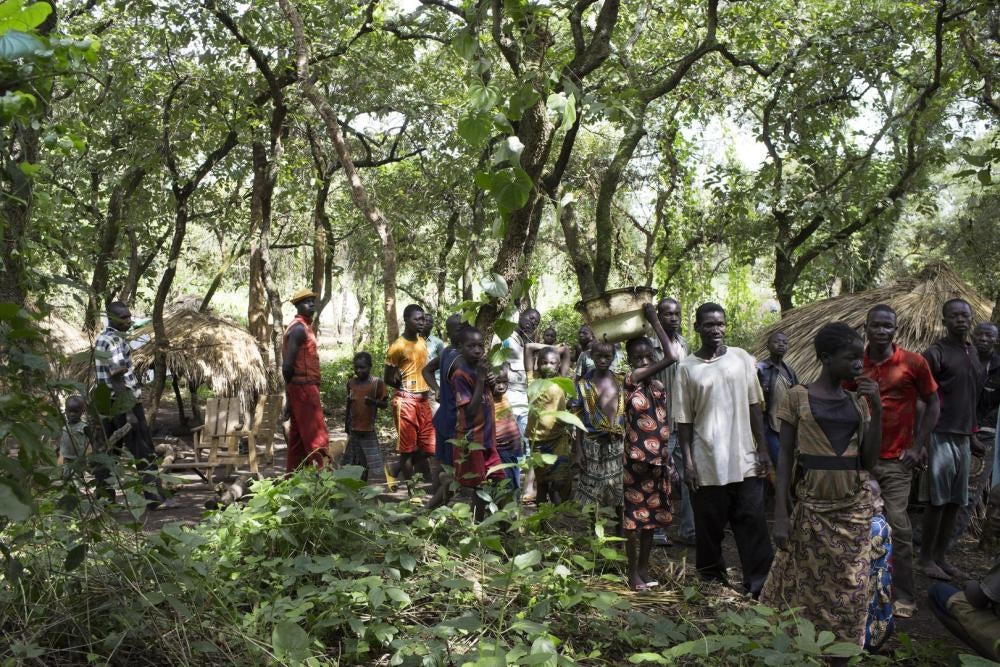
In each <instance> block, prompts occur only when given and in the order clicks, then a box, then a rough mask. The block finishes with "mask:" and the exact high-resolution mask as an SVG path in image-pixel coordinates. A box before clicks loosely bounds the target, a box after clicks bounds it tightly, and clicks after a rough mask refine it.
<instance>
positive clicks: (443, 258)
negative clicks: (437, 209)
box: [434, 205, 460, 308]
mask: <svg viewBox="0 0 1000 667" xmlns="http://www.w3.org/2000/svg"><path fill="white" fill-rule="evenodd" d="M459 217H460V213H459V210H458V207H457V206H454V205H453V206H452V209H451V214H450V215H449V216H448V226H447V228H446V230H445V239H444V245H442V246H441V251H440V252H439V253H438V261H437V267H436V270H437V276H436V277H435V281H434V282H435V285H434V286H435V288H436V291H437V299H436V300H435V305H436V306H437V307H438V308H440V307H441V306H442V305H443V304H444V302H445V300H446V299H445V294H444V290H445V285H447V284H448V255H449V254H450V253H451V249H452V248H453V247H454V246H455V229H456V228H457V227H458V220H459Z"/></svg>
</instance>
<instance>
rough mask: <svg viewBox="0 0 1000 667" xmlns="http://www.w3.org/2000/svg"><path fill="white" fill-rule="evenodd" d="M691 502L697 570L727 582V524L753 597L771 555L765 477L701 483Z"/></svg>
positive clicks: (745, 585)
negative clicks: (724, 549) (724, 543)
mask: <svg viewBox="0 0 1000 667" xmlns="http://www.w3.org/2000/svg"><path fill="white" fill-rule="evenodd" d="M691 504H692V506H693V508H694V533H695V565H696V566H697V568H698V573H699V574H700V575H701V576H703V577H706V578H709V579H718V580H720V581H723V582H726V581H727V578H726V563H725V561H724V560H723V558H722V538H723V536H724V534H725V530H726V524H729V525H730V526H731V527H732V529H733V537H735V538H736V548H737V550H738V551H739V554H740V562H741V564H742V565H743V587H744V588H746V590H747V591H749V592H750V594H751V595H753V596H754V597H755V598H756V597H757V596H758V595H759V594H760V589H761V588H763V587H764V581H765V580H766V579H767V573H768V572H769V571H770V569H771V560H772V559H773V558H774V550H773V549H772V548H771V538H770V536H769V535H768V532H767V518H766V515H765V511H764V480H763V479H761V478H759V477H752V478H748V479H745V480H743V481H742V482H735V483H733V484H726V485H725V486H703V487H701V488H700V489H698V490H697V491H695V492H694V495H692V497H691Z"/></svg>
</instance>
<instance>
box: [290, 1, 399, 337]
mask: <svg viewBox="0 0 1000 667" xmlns="http://www.w3.org/2000/svg"><path fill="white" fill-rule="evenodd" d="M278 4H279V5H281V10H282V11H283V12H284V14H285V16H286V17H287V18H288V20H289V22H290V23H291V24H292V31H293V33H294V35H295V50H296V71H297V73H298V80H299V87H300V88H301V89H302V93H303V94H304V95H305V96H306V98H307V99H308V100H309V102H310V103H311V104H312V105H313V107H314V108H315V109H316V111H317V112H318V113H319V115H320V117H322V119H323V124H324V125H325V126H326V132H327V135H328V136H329V137H330V141H331V142H332V143H333V146H334V149H335V150H336V152H337V159H338V160H339V161H340V165H341V167H343V169H344V176H345V177H346V178H347V183H348V185H349V186H350V188H351V199H352V201H353V202H354V205H355V206H356V207H357V208H358V210H359V211H360V212H361V213H362V214H363V215H364V217H365V219H366V220H367V221H368V223H369V224H370V225H371V226H372V228H373V229H374V230H375V234H376V235H377V236H378V239H379V246H380V249H381V251H382V284H383V295H384V296H383V310H384V312H385V332H386V340H387V342H392V341H394V340H395V339H396V338H398V337H399V324H398V322H397V321H396V243H395V241H394V239H393V237H392V229H391V228H390V226H389V221H388V220H386V219H385V216H384V215H382V211H381V210H379V208H378V206H377V205H376V204H375V203H374V202H373V201H372V200H371V199H370V198H369V196H368V191H367V190H366V188H365V186H364V183H363V182H362V181H361V178H360V176H359V175H358V170H357V169H356V168H355V166H354V160H353V158H352V157H351V152H350V150H349V149H348V146H347V142H346V141H345V140H344V135H343V133H342V132H341V130H340V122H339V120H338V119H337V114H336V112H335V111H334V109H333V106H332V105H331V104H330V102H329V101H328V100H327V99H326V98H325V97H323V95H322V94H321V93H320V92H319V90H318V89H317V88H316V85H315V84H314V83H313V80H312V77H311V75H310V74H309V45H308V44H307V43H306V35H305V26H303V24H302V17H301V16H299V12H298V9H296V7H295V5H294V4H293V3H292V2H291V0H278Z"/></svg>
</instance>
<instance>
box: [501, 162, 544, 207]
mask: <svg viewBox="0 0 1000 667" xmlns="http://www.w3.org/2000/svg"><path fill="white" fill-rule="evenodd" d="M532 187H534V183H532V181H531V177H530V176H528V173H527V172H526V171H524V169H521V167H519V166H518V167H515V168H514V169H512V170H504V171H499V172H497V173H496V174H495V175H494V180H493V187H492V188H491V192H492V193H493V196H494V197H496V200H497V206H499V207H500V210H501V211H506V212H508V213H510V212H511V211H516V210H518V209H520V208H522V207H523V206H524V205H525V204H527V203H528V197H529V196H530V195H531V189H532Z"/></svg>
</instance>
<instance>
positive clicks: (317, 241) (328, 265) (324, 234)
mask: <svg viewBox="0 0 1000 667" xmlns="http://www.w3.org/2000/svg"><path fill="white" fill-rule="evenodd" d="M330 182H331V178H330V176H328V175H324V177H322V178H320V182H319V185H318V186H317V187H316V199H315V201H314V202H313V247H312V251H313V252H312V291H314V292H316V293H317V294H319V295H320V296H319V299H318V300H317V301H316V314H315V315H313V330H314V331H319V322H320V317H321V315H322V314H323V310H324V309H325V308H326V307H327V306H328V305H329V303H330V299H331V298H332V294H333V286H332V285H331V284H330V283H331V282H332V278H333V234H331V231H332V230H331V228H330V216H328V215H327V214H326V200H327V198H328V197H329V195H330Z"/></svg>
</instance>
